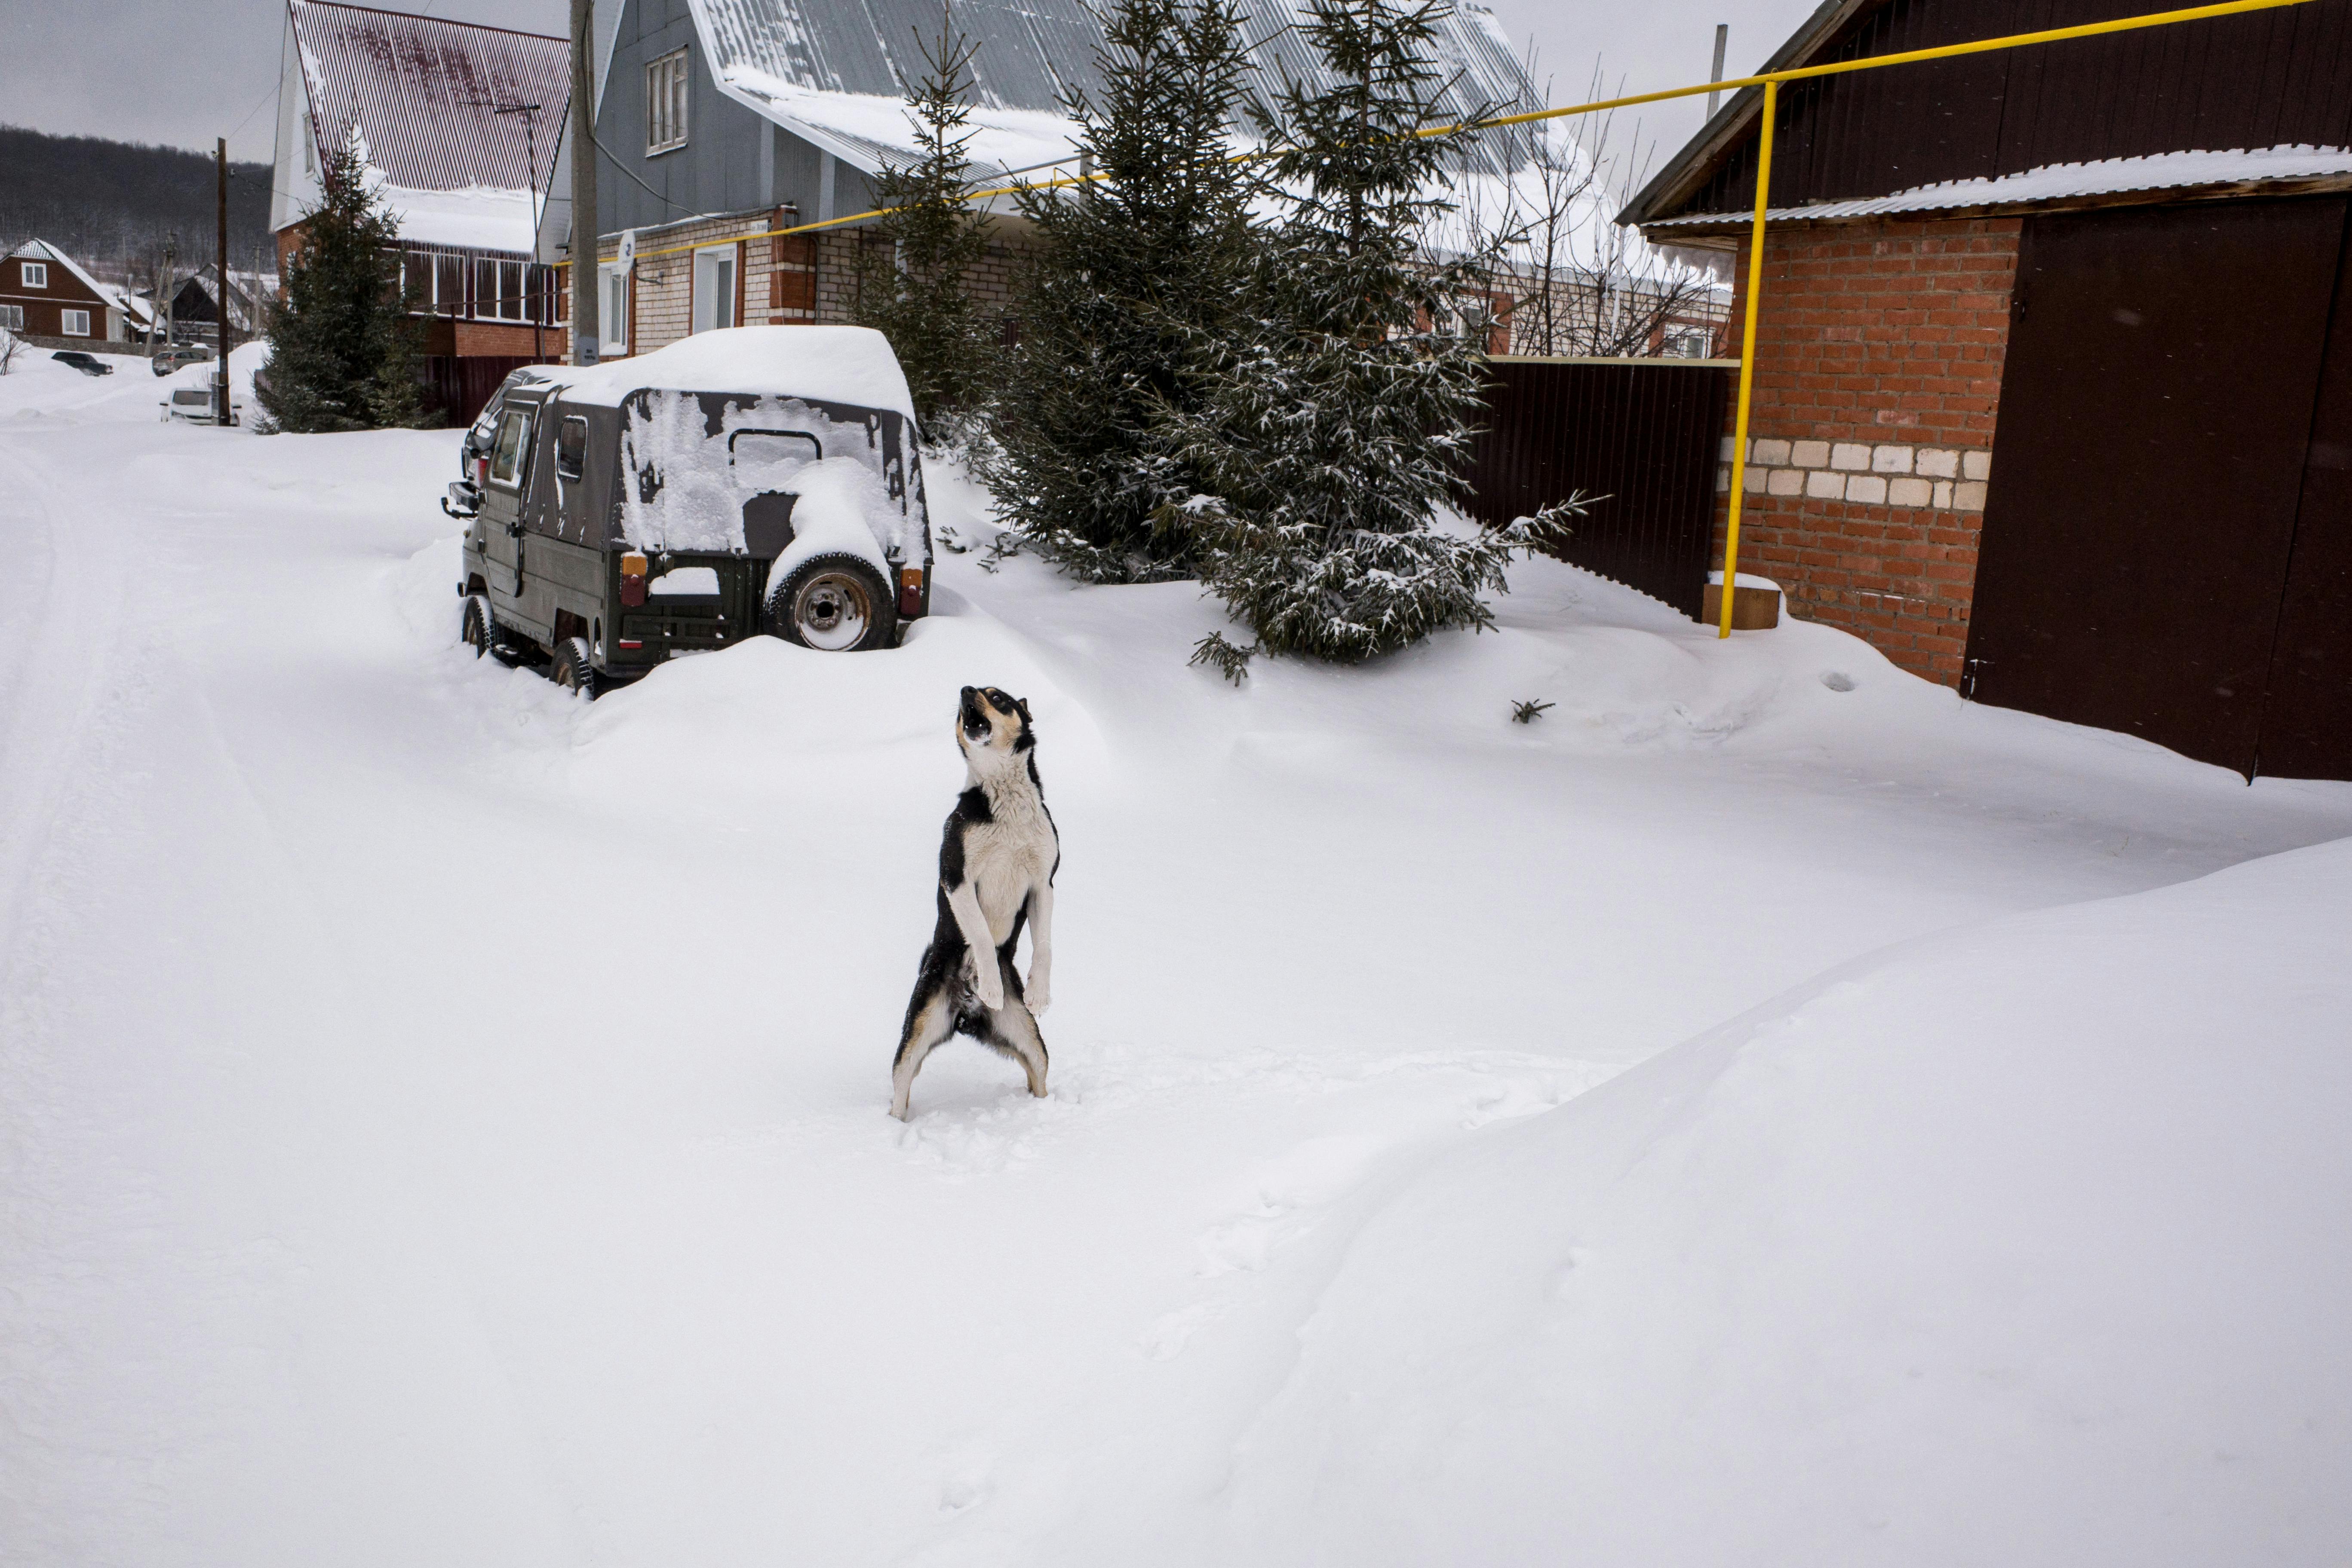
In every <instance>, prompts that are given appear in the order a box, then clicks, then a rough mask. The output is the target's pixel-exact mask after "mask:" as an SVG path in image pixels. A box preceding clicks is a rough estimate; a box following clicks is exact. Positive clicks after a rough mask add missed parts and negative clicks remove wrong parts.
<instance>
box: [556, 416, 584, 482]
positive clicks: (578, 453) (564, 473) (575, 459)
mask: <svg viewBox="0 0 2352 1568" xmlns="http://www.w3.org/2000/svg"><path fill="white" fill-rule="evenodd" d="M587 469H588V421H587V420H585V419H583V418H582V417H581V416H579V415H577V414H570V415H566V416H564V419H563V423H562V424H561V425H559V426H556V428H555V477H556V478H557V479H578V478H580V476H581V475H582V474H583V473H585V472H587Z"/></svg>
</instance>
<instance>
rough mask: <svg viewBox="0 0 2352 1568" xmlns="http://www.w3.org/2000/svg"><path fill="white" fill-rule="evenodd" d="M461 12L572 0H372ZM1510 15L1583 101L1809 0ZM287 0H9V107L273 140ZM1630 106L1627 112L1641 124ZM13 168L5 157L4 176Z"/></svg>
mask: <svg viewBox="0 0 2352 1568" xmlns="http://www.w3.org/2000/svg"><path fill="white" fill-rule="evenodd" d="M377 3H378V4H382V5H385V6H386V7H387V8H392V9H402V8H405V9H414V10H420V11H425V12H429V13H431V14H433V15H435V16H452V17H456V18H457V19H458V20H460V21H467V22H488V23H493V24H496V25H497V26H504V27H522V28H527V29H530V30H531V31H534V32H546V33H560V32H562V30H563V28H564V25H565V24H564V18H565V16H566V15H567V14H568V12H567V9H566V6H565V5H564V0H411V4H410V5H407V6H405V7H403V6H401V5H399V0H377ZM1492 4H1493V5H1494V9H1495V12H1496V16H1498V17H1499V18H1500V19H1501V21H1502V24H1503V27H1504V30H1505V31H1507V32H1508V33H1509V34H1510V36H1511V37H1512V38H1513V40H1514V41H1515V42H1517V43H1518V44H1520V45H1521V46H1522V47H1524V46H1525V45H1526V44H1527V43H1528V40H1529V39H1530V38H1532V39H1533V41H1534V43H1535V45H1536V49H1537V56H1538V59H1537V67H1536V79H1537V82H1538V86H1540V85H1542V84H1543V83H1544V82H1545V80H1546V79H1549V81H1550V83H1551V100H1552V101H1553V102H1554V103H1555V104H1561V103H1572V102H1580V101H1583V100H1584V99H1585V91H1584V89H1585V88H1586V87H1587V86H1588V85H1589V84H1590V82H1591V77H1592V71H1593V67H1594V63H1595V61H1596V60H1597V61H1598V62H1599V64H1600V66H1601V70H1602V71H1603V72H1604V73H1605V75H1606V76H1607V78H1608V81H1609V85H1610V87H1611V88H1612V89H1614V88H1615V86H1616V84H1617V81H1618V79H1620V78H1621V77H1622V79H1624V81H1625V84H1626V90H1627V91H1631V92H1643V91H1653V90H1655V89H1660V88H1665V87H1677V86H1681V85H1683V84H1685V83H1688V82H1695V81H1700V80H1704V79H1706V68H1707V57H1708V53H1709V51H1710V50H1711V49H1712V48H1713V47H1714V40H1715V25H1716V24H1717V22H1728V23H1729V24H1730V25H1731V51H1730V58H1729V61H1728V64H1727V71H1728V73H1729V74H1732V75H1738V74H1739V73H1740V72H1741V71H1744V70H1748V69H1751V68H1754V67H1755V66H1756V65H1757V64H1758V63H1759V61H1761V60H1762V59H1763V58H1764V57H1765V56H1767V55H1769V53H1771V52H1772V50H1773V49H1774V48H1775V47H1778V46H1779V44H1780V40H1781V39H1783V38H1785V37H1788V36H1789V34H1790V33H1791V32H1793V31H1795V30H1796V27H1797V25H1798V24H1799V23H1800V22H1801V21H1803V20H1804V18H1805V16H1807V15H1808V14H1809V13H1810V12H1811V10H1812V4H1811V0H1649V3H1647V4H1641V3H1633V4H1628V3H1625V0H1610V3H1596V0H1578V3H1574V4H1568V3H1563V0H1492ZM285 18H286V9H285V6H284V5H283V3H282V0H70V3H68V0H0V121H5V122H7V123H10V124H16V125H27V126H30V127H32V128H33V129H35V130H37V131H51V132H71V133H75V134H79V135H89V136H111V137H114V138H116V139H118V140H121V141H126V142H165V143H168V144H169V145H172V146H175V147H193V148H196V149H199V150H200V151H204V152H210V151H211V150H212V145H213V138H214V137H215V136H221V135H226V136H227V137H228V138H229V153H230V155H231V156H232V157H236V158H239V159H249V160H254V161H264V160H267V159H268V157H269V156H270V155H271V151H272V149H271V146H270V140H271V135H272V132H273V127H274V123H275V121H274V120H273V111H272V107H271V106H272V104H273V103H274V101H275V100H276V97H277V90H278V40H279V34H280V32H281V30H282V29H283V28H284V26H285ZM1700 101H1701V100H1695V99H1694V100H1685V101H1684V102H1682V103H1678V104H1664V105H1652V106H1650V107H1649V108H1647V109H1645V110H1643V111H1642V133H1643V137H1644V138H1645V139H1650V140H1654V141H1655V142H1656V143H1657V146H1658V156H1659V157H1660V158H1664V157H1665V156H1666V155H1667V154H1669V153H1672V152H1673V151H1674V150H1675V148H1676V147H1678V146H1680V145H1681V144H1682V142H1683V141H1684V140H1685V138H1686V137H1688V136H1689V135H1690V133H1691V132H1694V131H1696V129H1697V128H1698V124H1699V121H1700V119H1701V118H1702V114H1701V110H1700V109H1699V108H1698V107H1697V105H1698V104H1699V102H1700ZM1618 131H1619V136H1620V140H1621V142H1622V140H1623V139H1624V138H1626V137H1628V136H1630V133H1631V132H1632V131H1633V121H1632V116H1631V115H1630V114H1629V115H1628V116H1627V117H1626V118H1625V120H1623V121H1621V123H1620V126H1619V127H1618ZM6 178H7V174H6V171H5V170H0V180H5V179H6Z"/></svg>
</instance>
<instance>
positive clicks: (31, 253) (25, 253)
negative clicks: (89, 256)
mask: <svg viewBox="0 0 2352 1568" xmlns="http://www.w3.org/2000/svg"><path fill="white" fill-rule="evenodd" d="M8 255H9V257H10V258H16V257H19V256H22V257H27V258H31V259H33V260H35V261H54V262H56V263H57V264H58V266H59V267H62V268H65V269H66V270H67V271H68V272H69V273H71V274H73V276H74V277H75V278H76V279H78V280H79V282H80V284H81V286H82V287H83V288H85V289H89V291H90V292H91V293H93V294H95V295H97V296H98V297H99V300H100V302H102V303H103V302H110V301H112V300H114V299H115V292H114V290H113V289H109V288H108V287H107V286H106V285H105V284H103V283H100V281H99V280H98V279H95V278H92V277H91V276H90V275H89V273H87V272H85V271H83V270H82V266H81V263H80V262H79V261H76V260H75V259H74V258H72V257H70V256H68V255H67V254H66V253H65V252H64V251H62V250H59V249H58V247H56V246H54V245H51V244H50V243H49V242H48V241H47V240H46V239H28V240H26V242H25V243H24V244H22V245H20V246H18V247H16V249H14V250H12V251H10V252H9V253H8Z"/></svg>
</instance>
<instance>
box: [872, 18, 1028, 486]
mask: <svg viewBox="0 0 2352 1568" xmlns="http://www.w3.org/2000/svg"><path fill="white" fill-rule="evenodd" d="M916 41H917V44H918V47H920V49H921V50H922V55H923V65H924V76H923V79H922V80H921V82H920V83H919V84H918V86H917V88H916V89H915V95H914V100H913V105H912V107H911V109H910V110H909V111H908V118H909V119H910V120H912V121H914V127H915V147H916V156H915V157H914V158H913V159H912V160H911V161H908V162H905V163H887V164H886V165H885V166H884V168H883V171H882V174H881V177H880V178H879V179H877V181H876V182H875V184H874V205H876V206H877V207H879V208H886V209H891V210H890V211H889V215H888V216H886V217H883V218H880V219H878V220H877V221H876V223H875V225H874V226H873V228H871V229H870V230H868V231H867V233H868V234H869V235H870V236H871V238H870V239H869V240H868V241H867V243H866V244H864V245H861V246H860V247H858V252H857V270H856V294H855V298H854V300H853V302H852V305H851V310H850V316H851V319H852V320H853V321H856V322H857V324H858V325H860V326H866V327H873V328H875V329H877V330H878V331H880V332H881V333H882V334H883V335H884V336H885V337H887V338H888V339H889V340H890V346H891V348H892V349H894V350H896V351H897V352H898V363H900V364H901V365H903V366H904V367H905V368H906V372H907V389H908V392H909V393H910V394H911V395H913V397H914V400H915V414H916V416H917V417H918V418H919V419H920V420H921V421H922V425H923V430H924V434H925V436H926V437H929V438H932V439H938V438H940V437H941V436H943V435H944V436H946V437H949V438H950V439H952V438H954V437H955V435H956V434H957V426H958V425H959V423H960V422H961V421H962V420H965V419H968V418H970V417H971V416H972V415H973V414H974V413H975V412H976V411H977V410H979V409H980V407H981V406H982V405H983V404H984V402H985V401H986V398H987V394H988V389H989V383H990V375H991V365H992V362H993V360H994V359H995V357H996V356H995V355H994V353H992V344H991V343H990V342H989V338H988V331H987V328H988V325H989V323H988V322H987V321H984V320H983V318H982V312H981V308H980V305H979V302H978V301H977V300H974V299H973V298H972V297H971V292H970V291H969V290H968V289H966V288H965V284H964V273H965V271H966V270H967V269H968V268H971V266H972V265H973V264H974V263H975V262H977V261H979V260H980V258H981V256H982V252H983V251H984V250H985V249H986V248H987V245H988V237H987V232H986V229H985V223H986V218H985V216H984V215H983V214H982V212H981V210H980V208H979V207H977V206H976V205H973V204H972V203H971V202H970V201H968V200H967V199H966V198H967V197H968V196H969V195H971V190H972V184H971V157H970V155H969V149H970V147H971V136H972V133H971V132H970V131H969V130H967V129H965V124H966V121H969V120H970V118H971V86H972V81H971V60H972V56H973V54H974V53H975V52H976V51H977V49H978V47H979V46H978V45H977V44H975V43H974V42H973V41H972V40H971V38H969V37H966V36H965V35H964V34H963V33H962V32H961V31H959V30H958V29H957V27H956V26H955V25H954V21H953V18H952V14H951V13H943V14H942V15H941V17H940V36H939V37H938V38H937V39H936V40H934V41H925V40H923V39H920V38H918V39H917V40H916Z"/></svg>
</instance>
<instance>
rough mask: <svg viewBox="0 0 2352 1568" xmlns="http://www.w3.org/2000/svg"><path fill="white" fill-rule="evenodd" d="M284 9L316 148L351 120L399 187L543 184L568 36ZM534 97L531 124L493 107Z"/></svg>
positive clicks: (349, 128) (558, 122)
mask: <svg viewBox="0 0 2352 1568" xmlns="http://www.w3.org/2000/svg"><path fill="white" fill-rule="evenodd" d="M288 13H289V16H290V17H291V20H292V23H293V28H294V42H295V47H296V48H297V49H298V51H299V57H300V59H301V68H302V76H303V80H304V83H305V85H306V86H307V88H308V89H309V92H310V106H309V107H310V113H309V116H308V118H309V121H310V135H311V136H312V138H313V139H314V141H315V142H317V143H318V146H319V148H320V151H322V152H323V151H325V150H326V149H327V148H328V147H330V146H340V145H341V143H342V142H343V140H344V138H345V137H347V136H349V135H350V134H352V132H354V131H356V132H358V134H359V137H360V140H361V142H362V146H363V147H364V148H365V150H366V154H367V158H368V161H369V162H370V163H372V164H373V165H374V166H375V167H376V168H378V169H380V170H382V171H383V175H384V178H385V179H386V180H387V181H388V182H389V183H390V184H394V185H396V186H400V187H403V188H404V189H407V190H413V191H462V190H468V189H475V188H489V189H494V190H504V191H522V190H528V189H530V188H531V187H532V186H533V184H536V186H537V188H538V189H539V190H541V192H544V191H545V190H546V189H547V188H548V184H549V181H550V179H551V175H552V174H553V170H554V164H555V150H556V144H557V142H558V141H559V140H560V137H559V132H561V131H562V126H563V121H564V110H565V105H566V104H567V103H569V102H570V93H571V45H570V42H569V40H567V39H564V38H561V37H550V36H547V35H544V34H540V33H517V32H510V31H509V30H508V29H506V28H504V27H484V26H476V25H474V24H472V23H469V22H452V21H447V20H445V19H443V18H441V17H438V16H409V15H407V14H405V13H403V12H398V11H379V10H375V9H373V8H372V7H369V6H365V5H339V4H333V3H331V0H288ZM534 103H535V104H537V105H539V106H540V107H539V109H538V110H537V111H536V112H535V113H534V114H533V115H531V116H530V119H531V120H533V121H536V125H535V127H534V126H529V125H526V124H525V123H524V121H525V118H526V117H525V116H523V115H521V114H505V115H501V114H499V113H498V112H497V110H499V108H501V107H504V106H508V105H514V104H534ZM534 132H535V136H534ZM534 140H536V142H537V153H538V166H537V170H536V177H535V179H534V172H533V169H532V166H531V163H530V157H529V150H530V146H531V143H532V142H533V141H534ZM395 205H396V204H395Z"/></svg>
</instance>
